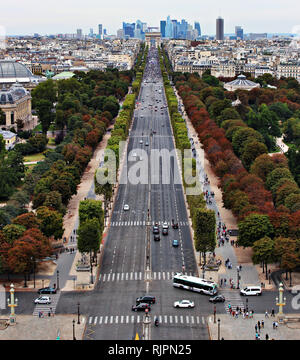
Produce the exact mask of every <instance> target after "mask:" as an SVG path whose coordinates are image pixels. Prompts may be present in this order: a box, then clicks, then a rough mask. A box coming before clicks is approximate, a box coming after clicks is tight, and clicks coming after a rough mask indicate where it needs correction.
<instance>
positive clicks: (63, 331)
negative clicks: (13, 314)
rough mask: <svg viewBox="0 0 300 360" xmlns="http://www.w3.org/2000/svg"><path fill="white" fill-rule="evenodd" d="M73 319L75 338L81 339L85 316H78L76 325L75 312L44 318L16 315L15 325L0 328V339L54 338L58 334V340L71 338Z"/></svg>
mask: <svg viewBox="0 0 300 360" xmlns="http://www.w3.org/2000/svg"><path fill="white" fill-rule="evenodd" d="M1 318H4V317H3V316H1ZM73 320H75V326H74V330H75V338H76V340H82V339H83V332H84V329H85V325H86V318H85V317H83V316H80V325H78V324H77V315H76V314H74V315H55V316H53V317H44V318H38V317H33V316H31V315H17V323H16V325H14V326H8V327H7V328H6V329H4V330H0V340H56V339H57V336H58V335H59V337H60V339H59V340H73ZM33 330H34V331H33Z"/></svg>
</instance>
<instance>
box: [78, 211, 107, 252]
mask: <svg viewBox="0 0 300 360" xmlns="http://www.w3.org/2000/svg"><path fill="white" fill-rule="evenodd" d="M77 234H78V242H77V246H78V250H79V251H80V252H81V253H88V252H89V253H91V252H92V251H93V252H94V253H95V252H97V251H98V250H99V248H100V240H101V235H102V233H101V230H100V226H99V220H98V219H96V218H92V219H87V220H86V221H85V222H83V223H80V225H79V229H78V231H77Z"/></svg>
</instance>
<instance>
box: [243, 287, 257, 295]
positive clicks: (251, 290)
mask: <svg viewBox="0 0 300 360" xmlns="http://www.w3.org/2000/svg"><path fill="white" fill-rule="evenodd" d="M261 293H262V291H261V287H260V286H246V287H245V288H244V289H242V290H241V291H240V294H241V295H243V296H254V295H261Z"/></svg>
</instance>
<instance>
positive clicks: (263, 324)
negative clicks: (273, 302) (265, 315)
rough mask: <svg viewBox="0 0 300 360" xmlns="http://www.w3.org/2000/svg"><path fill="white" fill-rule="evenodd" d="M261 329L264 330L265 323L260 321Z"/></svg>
mask: <svg viewBox="0 0 300 360" xmlns="http://www.w3.org/2000/svg"><path fill="white" fill-rule="evenodd" d="M261 328H262V329H264V328H265V322H264V321H263V320H262V321H261Z"/></svg>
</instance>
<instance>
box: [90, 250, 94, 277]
mask: <svg viewBox="0 0 300 360" xmlns="http://www.w3.org/2000/svg"><path fill="white" fill-rule="evenodd" d="M90 263H91V284H94V280H93V262H92V257H91V256H90Z"/></svg>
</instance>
